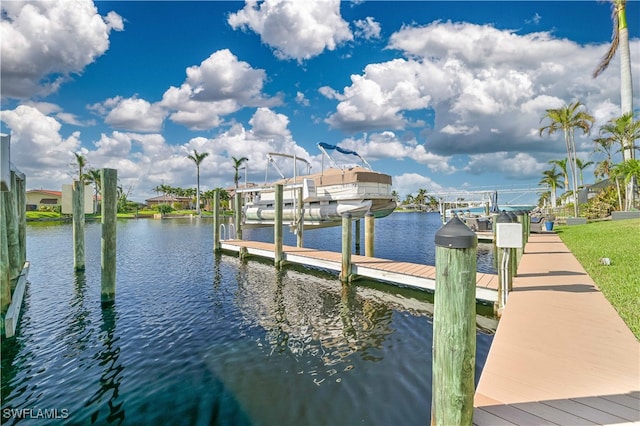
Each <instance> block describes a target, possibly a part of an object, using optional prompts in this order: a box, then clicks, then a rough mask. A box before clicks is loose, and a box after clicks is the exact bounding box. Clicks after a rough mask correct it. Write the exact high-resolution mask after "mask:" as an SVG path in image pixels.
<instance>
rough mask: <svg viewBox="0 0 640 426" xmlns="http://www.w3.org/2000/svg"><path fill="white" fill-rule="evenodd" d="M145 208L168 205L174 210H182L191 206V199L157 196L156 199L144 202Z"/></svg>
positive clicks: (166, 195)
mask: <svg viewBox="0 0 640 426" xmlns="http://www.w3.org/2000/svg"><path fill="white" fill-rule="evenodd" d="M144 201H145V203H146V204H147V206H149V207H151V208H153V207H157V206H159V205H160V204H169V205H170V206H171V207H173V208H174V209H175V208H178V209H180V208H184V207H189V206H190V205H191V202H192V199H191V197H179V196H177V195H169V194H165V195H159V196H157V197H153V198H148V199H146V200H144Z"/></svg>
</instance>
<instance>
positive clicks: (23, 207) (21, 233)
mask: <svg viewBox="0 0 640 426" xmlns="http://www.w3.org/2000/svg"><path fill="white" fill-rule="evenodd" d="M16 191H17V193H16V197H17V198H16V200H17V205H18V241H19V243H20V259H19V261H20V265H22V266H21V268H22V267H23V266H24V263H25V262H26V261H27V182H26V177H25V176H24V175H23V174H21V173H20V176H18V179H17V180H16Z"/></svg>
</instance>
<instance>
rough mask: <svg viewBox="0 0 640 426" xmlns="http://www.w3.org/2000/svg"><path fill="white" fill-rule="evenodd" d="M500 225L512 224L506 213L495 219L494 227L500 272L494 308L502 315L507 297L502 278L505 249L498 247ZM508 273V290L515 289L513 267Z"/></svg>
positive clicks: (495, 255) (494, 242)
mask: <svg viewBox="0 0 640 426" xmlns="http://www.w3.org/2000/svg"><path fill="white" fill-rule="evenodd" d="M498 223H512V222H511V218H510V217H509V215H507V214H506V213H505V212H502V213H500V214H499V215H498V216H497V217H496V218H495V219H494V222H493V224H494V226H493V253H494V256H493V257H494V259H495V263H496V270H497V271H498V283H499V284H498V301H497V302H496V304H495V306H494V308H495V309H494V310H495V312H496V313H501V312H502V309H503V308H504V305H503V303H502V301H503V300H504V299H505V296H506V295H504V294H503V293H504V292H503V288H502V276H503V275H504V272H503V270H502V258H503V257H504V254H505V253H504V249H501V248H498V247H497V245H496V242H497V238H496V235H497V230H498ZM507 250H511V249H507ZM508 272H509V273H507V277H506V278H507V288H508V289H511V288H512V287H513V275H511V267H509V268H508Z"/></svg>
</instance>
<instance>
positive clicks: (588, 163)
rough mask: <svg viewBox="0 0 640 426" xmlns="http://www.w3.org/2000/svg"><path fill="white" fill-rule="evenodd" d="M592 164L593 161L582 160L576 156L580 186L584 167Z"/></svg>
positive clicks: (582, 183)
mask: <svg viewBox="0 0 640 426" xmlns="http://www.w3.org/2000/svg"><path fill="white" fill-rule="evenodd" d="M592 164H593V161H586V162H583V161H582V160H581V159H579V158H576V165H577V166H578V170H580V187H581V188H582V187H584V176H583V172H584V169H586V168H587V167H589V166H590V165H592Z"/></svg>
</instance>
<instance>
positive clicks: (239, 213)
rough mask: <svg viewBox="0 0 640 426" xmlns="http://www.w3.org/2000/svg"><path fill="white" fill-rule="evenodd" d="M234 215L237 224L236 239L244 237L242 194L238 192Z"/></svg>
mask: <svg viewBox="0 0 640 426" xmlns="http://www.w3.org/2000/svg"><path fill="white" fill-rule="evenodd" d="M233 217H234V219H235V225H236V240H241V239H242V194H241V193H239V192H236V196H235V207H234V210H233Z"/></svg>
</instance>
